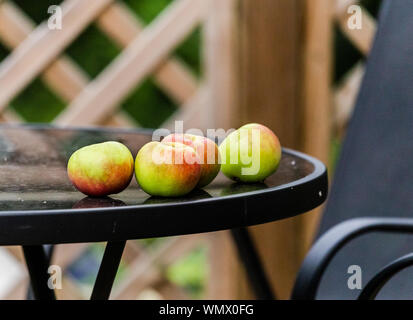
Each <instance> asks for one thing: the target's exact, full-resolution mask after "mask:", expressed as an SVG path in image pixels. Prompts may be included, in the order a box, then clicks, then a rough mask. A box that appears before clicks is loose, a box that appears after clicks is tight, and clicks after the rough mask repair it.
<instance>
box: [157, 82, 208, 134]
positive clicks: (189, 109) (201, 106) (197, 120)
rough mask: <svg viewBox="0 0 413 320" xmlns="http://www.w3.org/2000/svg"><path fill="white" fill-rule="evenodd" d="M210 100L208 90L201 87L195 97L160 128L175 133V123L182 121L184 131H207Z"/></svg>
mask: <svg viewBox="0 0 413 320" xmlns="http://www.w3.org/2000/svg"><path fill="white" fill-rule="evenodd" d="M208 98H209V97H208V92H207V90H206V88H205V87H204V86H202V87H200V88H199V89H198V91H197V92H196V93H195V94H194V96H193V97H192V98H191V99H190V100H188V101H187V103H185V104H184V105H183V106H182V108H181V109H180V110H178V111H177V112H176V113H175V114H173V115H172V116H171V117H170V118H169V119H168V120H167V121H165V122H164V123H163V124H162V125H161V126H160V127H161V128H166V129H169V130H171V131H174V129H175V121H182V122H183V125H184V131H185V130H188V129H191V128H197V129H201V130H205V129H207V126H206V123H205V119H206V118H207V117H208V112H209V111H210V108H209V106H208V101H209V99H208Z"/></svg>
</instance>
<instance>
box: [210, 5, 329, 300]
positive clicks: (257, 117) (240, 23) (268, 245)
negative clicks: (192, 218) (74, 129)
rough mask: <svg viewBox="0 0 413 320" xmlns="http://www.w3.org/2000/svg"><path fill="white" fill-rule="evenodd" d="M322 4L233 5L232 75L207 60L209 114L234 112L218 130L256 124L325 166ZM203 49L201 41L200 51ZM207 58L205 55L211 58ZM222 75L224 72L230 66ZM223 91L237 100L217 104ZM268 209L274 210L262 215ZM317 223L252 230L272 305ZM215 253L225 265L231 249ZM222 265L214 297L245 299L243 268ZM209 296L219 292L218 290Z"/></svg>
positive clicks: (325, 13) (299, 221) (325, 24)
mask: <svg viewBox="0 0 413 320" xmlns="http://www.w3.org/2000/svg"><path fill="white" fill-rule="evenodd" d="M328 2H329V0H316V1H313V0H305V1H302V0H259V1H257V0H238V1H237V3H236V5H234V6H233V9H235V11H234V13H235V24H236V28H235V29H232V30H233V31H234V32H235V41H233V42H232V45H233V46H235V49H233V50H232V52H233V53H234V52H235V53H236V55H233V57H234V58H235V60H234V61H235V68H234V69H232V72H233V76H232V77H231V76H229V75H228V74H226V75H225V74H223V71H222V70H221V68H220V66H221V65H222V64H223V62H222V61H223V60H222V59H224V61H227V63H228V60H225V59H227V58H228V57H227V56H226V54H227V53H225V51H224V52H223V51H221V52H220V54H218V53H217V54H216V55H215V57H216V58H217V59H218V62H217V61H216V60H212V59H211V56H209V58H210V59H209V60H208V59H207V62H208V65H209V68H212V69H213V72H211V74H213V75H215V76H214V77H213V78H214V83H213V88H212V95H213V97H214V99H215V100H213V101H214V103H213V104H212V105H211V108H216V107H217V106H218V108H223V107H225V108H232V111H231V113H230V114H231V115H232V116H231V117H230V118H229V119H230V120H228V121H226V122H224V125H225V124H228V125H235V126H237V125H239V124H240V123H247V122H259V123H262V124H265V125H267V126H269V127H270V128H272V129H273V130H274V131H275V132H276V133H277V135H278V136H279V137H280V140H281V142H282V144H283V146H285V147H292V148H295V149H301V150H304V151H306V152H308V153H313V154H315V155H317V156H318V157H320V158H322V159H323V160H326V159H327V152H328V144H329V129H328V128H329V119H328V114H329V109H330V99H329V92H328V90H329V85H330V82H329V72H330V69H329V68H330V55H331V50H330V47H329V43H330V32H331V31H330V19H331V14H330V9H329V8H330V5H329V4H328ZM221 5H222V4H221ZM216 6H218V4H216ZM220 9H221V10H222V8H220ZM215 10H216V11H218V12H220V11H219V10H217V9H215ZM222 15H223V14H222V13H221V16H222ZM214 19H215V23H216V24H217V25H218V26H220V27H221V28H224V27H230V25H228V24H225V21H224V20H218V18H217V17H215V18H214ZM227 23H228V22H227ZM224 34H225V31H224ZM207 40H208V39H207ZM216 43H219V42H218V40H217V39H215V40H214V42H212V46H214V44H215V45H216ZM209 44H210V42H208V41H207V42H206V46H208V45H209ZM227 45H228V43H224V45H222V43H221V45H220V46H221V48H222V47H224V48H227ZM213 52H214V51H213V50H212V51H209V53H210V54H212V55H213ZM220 56H221V58H220ZM219 61H221V63H222V64H221V63H220V62H219ZM225 68H226V69H225V70H227V72H228V65H226V67H225ZM207 70H208V66H207ZM219 74H220V75H221V77H220V76H218V75H219ZM220 79H221V80H220ZM228 81H231V83H228ZM214 88H215V90H214ZM231 90H232V91H231ZM222 92H225V94H229V93H230V92H232V93H233V94H234V95H235V96H234V97H232V98H231V99H227V100H225V99H220V98H219V97H220V96H221V95H222ZM225 94H224V95H223V96H224V97H225ZM225 101H232V103H233V104H231V103H228V102H227V104H228V105H225ZM219 110H221V109H219ZM316 126H320V127H316ZM272 209H275V208H268V210H272ZM315 221H316V220H315V219H314V218H312V219H309V218H307V217H306V216H303V217H298V218H294V219H287V220H284V221H281V222H276V223H271V224H266V225H262V226H257V227H252V228H250V231H251V232H252V234H253V237H254V240H255V242H256V244H257V246H258V249H259V253H260V255H261V257H262V260H263V262H264V265H265V268H266V271H267V274H268V275H269V277H270V279H271V281H272V283H273V285H274V288H275V291H276V294H277V296H278V298H281V299H286V298H288V297H289V294H290V290H291V288H292V286H293V283H294V280H295V275H296V272H297V270H298V268H299V266H300V264H301V261H302V258H303V255H304V253H305V250H306V249H307V247H308V244H309V241H310V240H309V239H311V236H312V234H313V231H314V230H313V229H314V225H315ZM213 249H214V250H213V256H214V257H217V256H218V257H219V256H221V257H222V259H221V260H230V259H227V258H226V257H228V251H230V250H232V249H231V248H230V249H228V245H222V247H220V246H219V245H216V246H215V247H213ZM217 251H220V252H218V253H217ZM223 251H225V252H223ZM232 251H233V250H232ZM233 256H234V255H233V253H232V257H233ZM216 259H217V258H215V260H216ZM221 260H220V261H219V262H215V263H219V264H220V267H221V269H222V272H223V275H222V276H221V278H223V279H221V280H217V279H215V281H223V283H224V284H228V283H230V284H231V283H232V285H225V288H227V289H226V290H227V291H228V290H232V292H224V293H225V294H221V295H219V296H216V298H221V297H224V298H225V297H228V296H231V297H232V298H251V297H252V295H251V291H250V289H249V286H248V284H247V282H246V280H245V275H243V271H242V268H241V267H240V266H239V265H237V264H235V263H233V262H231V261H227V262H226V263H223V262H222V261H221ZM212 265H214V262H212ZM213 270H214V269H213ZM215 270H217V268H215ZM225 270H227V271H228V270H230V272H224V271H225ZM213 276H214V277H215V276H216V274H213ZM227 277H230V278H231V281H228V280H227ZM213 292H218V293H220V292H219V291H217V290H215V291H213ZM221 293H222V292H221Z"/></svg>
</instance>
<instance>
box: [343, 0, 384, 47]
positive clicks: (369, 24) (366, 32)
mask: <svg viewBox="0 0 413 320" xmlns="http://www.w3.org/2000/svg"><path fill="white" fill-rule="evenodd" d="M336 3H337V5H336V10H335V12H336V19H337V22H338V24H339V26H340V29H341V31H342V32H343V33H344V34H345V35H346V36H347V37H348V38H349V40H350V41H351V42H352V43H353V44H354V45H355V46H356V47H357V48H358V49H359V50H360V51H361V52H362V53H363V54H364V55H368V53H369V52H370V49H371V46H372V44H373V39H374V35H375V34H376V29H377V27H376V22H375V20H374V18H373V17H372V16H371V15H370V14H369V13H368V12H367V10H365V9H363V10H362V23H363V24H362V29H360V30H358V29H354V30H352V29H350V28H349V27H348V19H349V17H350V15H349V14H348V12H347V10H348V8H349V6H351V5H353V4H357V3H358V1H355V0H344V1H336Z"/></svg>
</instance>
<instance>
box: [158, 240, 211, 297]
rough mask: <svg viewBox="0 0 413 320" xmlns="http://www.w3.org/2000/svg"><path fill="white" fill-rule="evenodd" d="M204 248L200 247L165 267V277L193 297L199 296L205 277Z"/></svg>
mask: <svg viewBox="0 0 413 320" xmlns="http://www.w3.org/2000/svg"><path fill="white" fill-rule="evenodd" d="M206 250H207V249H206V248H205V247H200V248H198V249H196V250H194V251H192V252H190V253H189V254H188V255H187V256H185V257H184V258H182V259H181V260H178V261H177V262H175V263H174V264H172V265H171V266H169V268H168V269H167V272H166V276H167V278H168V279H169V280H170V281H171V282H173V283H175V284H176V285H179V286H181V287H183V288H184V289H186V290H187V291H188V292H189V293H190V294H191V296H192V297H193V298H201V295H202V293H203V290H204V288H205V281H206V279H207V263H206Z"/></svg>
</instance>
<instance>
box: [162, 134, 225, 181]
mask: <svg viewBox="0 0 413 320" xmlns="http://www.w3.org/2000/svg"><path fill="white" fill-rule="evenodd" d="M162 142H180V143H183V144H185V145H187V146H189V147H192V148H193V149H194V150H195V151H196V153H197V154H198V156H199V158H200V165H201V178H200V179H199V181H198V185H197V187H199V188H202V187H205V186H207V185H208V184H210V183H211V182H212V180H214V179H215V177H216V176H217V175H218V173H219V169H220V167H221V165H220V163H219V162H220V161H219V150H218V146H217V144H216V143H215V142H214V141H212V140H211V139H208V138H206V137H202V136H196V135H193V134H187V133H185V134H182V133H173V134H170V135H168V136H166V137H165V138H164V139H163V140H162Z"/></svg>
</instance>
